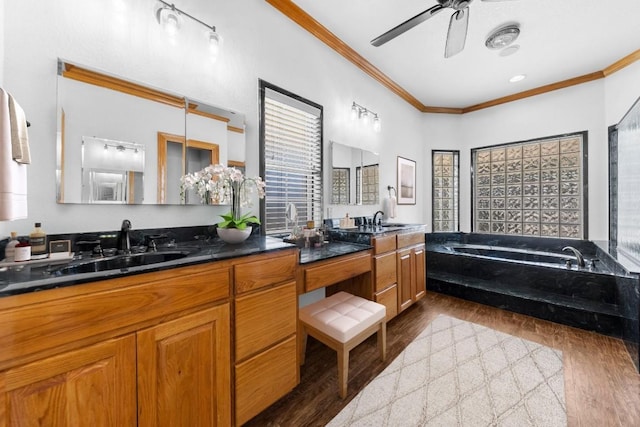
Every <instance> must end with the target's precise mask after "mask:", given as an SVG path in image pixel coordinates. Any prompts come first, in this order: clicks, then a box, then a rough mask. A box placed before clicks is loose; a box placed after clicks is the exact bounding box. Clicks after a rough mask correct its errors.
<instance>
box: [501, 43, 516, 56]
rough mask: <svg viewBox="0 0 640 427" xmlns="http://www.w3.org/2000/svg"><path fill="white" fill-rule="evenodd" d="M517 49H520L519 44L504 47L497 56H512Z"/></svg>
mask: <svg viewBox="0 0 640 427" xmlns="http://www.w3.org/2000/svg"><path fill="white" fill-rule="evenodd" d="M519 49H520V45H519V44H513V45H511V46H509V47H505V48H504V49H502V50H501V51H500V53H499V54H498V55H500V56H509V55H513V54H514V53H516V52H517V51H518V50H519Z"/></svg>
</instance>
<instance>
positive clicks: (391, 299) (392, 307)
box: [372, 234, 398, 322]
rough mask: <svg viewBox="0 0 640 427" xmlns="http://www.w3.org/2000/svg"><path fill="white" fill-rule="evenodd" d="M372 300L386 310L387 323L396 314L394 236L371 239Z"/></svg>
mask: <svg viewBox="0 0 640 427" xmlns="http://www.w3.org/2000/svg"><path fill="white" fill-rule="evenodd" d="M372 244H373V248H374V251H373V252H374V256H373V291H374V294H373V300H374V301H376V302H378V303H380V304H383V305H384V306H385V307H386V308H387V322H388V321H389V320H391V319H393V318H394V317H395V316H396V315H397V314H398V286H397V283H398V273H397V266H396V244H397V243H396V236H395V234H393V235H388V236H379V237H375V238H373V239H372Z"/></svg>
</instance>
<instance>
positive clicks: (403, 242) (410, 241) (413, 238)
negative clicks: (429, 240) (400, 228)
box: [398, 233, 424, 248]
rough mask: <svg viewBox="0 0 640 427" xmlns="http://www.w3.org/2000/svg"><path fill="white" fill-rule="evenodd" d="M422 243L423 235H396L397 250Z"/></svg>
mask: <svg viewBox="0 0 640 427" xmlns="http://www.w3.org/2000/svg"><path fill="white" fill-rule="evenodd" d="M420 243H424V233H409V234H398V248H404V247H407V246H411V245H417V244H420Z"/></svg>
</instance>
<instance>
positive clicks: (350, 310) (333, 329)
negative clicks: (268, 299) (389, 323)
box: [300, 292, 386, 343]
mask: <svg viewBox="0 0 640 427" xmlns="http://www.w3.org/2000/svg"><path fill="white" fill-rule="evenodd" d="M385 316H386V307H385V306H384V305H382V304H378V303H377V302H373V301H369V300H367V299H364V298H360V297H357V296H354V295H351V294H349V293H347V292H338V293H337V294H334V295H331V296H330V297H327V298H325V299H323V300H320V301H318V302H314V303H312V304H309V305H307V306H305V307H302V308H301V309H300V321H301V322H304V323H306V324H307V325H309V326H312V327H314V328H316V329H318V330H319V331H321V332H324V333H325V334H327V335H329V336H330V337H332V338H333V339H335V340H338V341H340V342H342V343H346V342H348V341H349V340H351V339H352V338H353V337H355V336H356V335H358V334H359V333H360V332H362V331H364V330H365V329H367V328H369V327H370V326H372V325H375V324H376V323H380V321H382V320H383V319H384V318H385Z"/></svg>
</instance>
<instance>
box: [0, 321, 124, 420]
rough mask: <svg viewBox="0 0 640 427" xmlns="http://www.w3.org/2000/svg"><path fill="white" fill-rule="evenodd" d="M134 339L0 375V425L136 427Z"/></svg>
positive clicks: (47, 360) (102, 343)
mask: <svg viewBox="0 0 640 427" xmlns="http://www.w3.org/2000/svg"><path fill="white" fill-rule="evenodd" d="M135 357H136V344H135V336H134V334H130V335H127V336H124V337H122V338H117V339H112V340H108V341H105V342H101V343H98V344H95V345H92V346H89V347H86V348H82V349H79V350H73V351H69V352H66V353H61V354H59V355H56V356H52V357H47V358H44V359H41V360H38V361H36V362H33V363H29V364H27V365H23V366H18V367H15V368H11V369H8V370H6V371H4V372H2V373H0V404H1V405H2V407H1V408H0V425H1V426H6V427H9V426H82V425H92V426H135V425H136V366H135Z"/></svg>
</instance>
